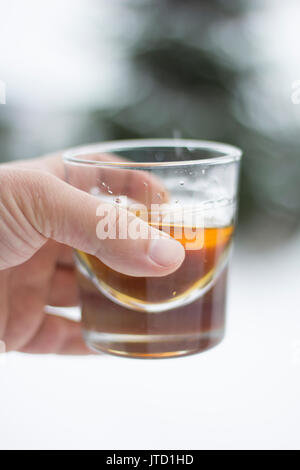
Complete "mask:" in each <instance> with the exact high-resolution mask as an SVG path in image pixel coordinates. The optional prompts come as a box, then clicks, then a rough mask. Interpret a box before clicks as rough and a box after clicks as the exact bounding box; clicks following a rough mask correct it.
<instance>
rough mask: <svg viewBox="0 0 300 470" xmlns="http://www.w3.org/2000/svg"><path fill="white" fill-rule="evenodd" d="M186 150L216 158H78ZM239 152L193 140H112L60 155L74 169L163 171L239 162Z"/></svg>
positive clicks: (230, 146) (204, 141) (210, 141)
mask: <svg viewBox="0 0 300 470" xmlns="http://www.w3.org/2000/svg"><path fill="white" fill-rule="evenodd" d="M164 147H165V148H186V149H188V150H190V151H191V149H193V150H197V149H198V150H208V151H215V152H220V155H219V156H214V157H208V158H201V159H198V160H197V159H195V160H174V161H170V162H163V161H162V162H160V161H156V162H151V163H149V162H133V161H124V162H122V161H121V162H120V161H115V162H113V161H107V162H105V161H100V160H88V159H83V158H80V157H81V156H83V155H87V156H88V155H93V154H95V153H100V152H101V153H102V152H109V153H111V152H116V151H122V150H123V151H125V150H127V151H128V150H130V149H141V150H142V149H151V148H153V149H155V148H164ZM242 154H243V152H242V150H241V149H240V148H238V147H235V146H234V145H230V144H225V143H223V142H216V141H212V140H194V139H130V140H112V141H105V142H100V143H95V144H88V145H84V146H78V147H73V148H70V149H68V150H66V151H64V152H63V153H62V157H63V161H64V162H65V163H71V164H75V165H85V166H96V167H103V166H104V167H111V168H136V169H139V168H148V169H150V168H157V167H159V168H163V167H178V166H186V165H206V166H207V165H218V164H226V163H232V162H235V161H240V159H241V157H242Z"/></svg>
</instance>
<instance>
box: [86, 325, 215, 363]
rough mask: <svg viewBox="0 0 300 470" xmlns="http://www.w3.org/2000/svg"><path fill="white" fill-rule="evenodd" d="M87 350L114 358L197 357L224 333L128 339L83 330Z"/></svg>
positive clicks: (211, 331) (128, 337)
mask: <svg viewBox="0 0 300 470" xmlns="http://www.w3.org/2000/svg"><path fill="white" fill-rule="evenodd" d="M83 336H84V339H85V341H86V344H87V345H88V347H89V348H90V349H92V350H93V351H96V352H105V353H108V354H113V355H115V356H123V357H133V358H142V359H163V358H170V357H180V356H187V355H189V354H197V353H201V352H203V351H206V350H207V349H210V348H212V347H214V346H216V345H217V344H219V343H220V342H221V341H222V339H223V337H224V329H222V330H210V331H209V332H206V333H205V332H202V333H198V334H196V333H195V334H178V335H130V334H113V333H101V332H97V331H88V330H83Z"/></svg>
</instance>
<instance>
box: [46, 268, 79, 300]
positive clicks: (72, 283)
mask: <svg viewBox="0 0 300 470" xmlns="http://www.w3.org/2000/svg"><path fill="white" fill-rule="evenodd" d="M47 304H48V305H52V306H53V307H75V306H77V305H79V292H78V282H77V277H76V272H75V270H74V269H69V268H57V269H56V271H55V274H54V276H53V278H52V282H51V287H50V291H49V295H48V301H47Z"/></svg>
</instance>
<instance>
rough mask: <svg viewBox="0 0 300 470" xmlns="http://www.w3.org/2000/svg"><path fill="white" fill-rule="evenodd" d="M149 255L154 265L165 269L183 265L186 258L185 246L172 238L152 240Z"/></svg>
mask: <svg viewBox="0 0 300 470" xmlns="http://www.w3.org/2000/svg"><path fill="white" fill-rule="evenodd" d="M148 254H149V257H150V259H151V260H152V261H154V263H156V264H159V265H160V266H164V267H168V266H174V265H176V264H178V265H179V264H181V263H182V261H183V260H184V256H185V252H184V248H183V246H182V245H181V244H180V243H179V242H178V241H176V240H173V239H172V238H158V239H156V240H152V241H151V243H150V247H149V253H148Z"/></svg>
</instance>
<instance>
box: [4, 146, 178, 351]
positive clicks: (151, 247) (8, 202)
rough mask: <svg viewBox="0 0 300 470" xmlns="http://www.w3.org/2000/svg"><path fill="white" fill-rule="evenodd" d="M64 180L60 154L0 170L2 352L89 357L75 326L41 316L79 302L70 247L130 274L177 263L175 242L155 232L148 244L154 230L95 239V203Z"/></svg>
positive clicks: (166, 269) (161, 271)
mask: <svg viewBox="0 0 300 470" xmlns="http://www.w3.org/2000/svg"><path fill="white" fill-rule="evenodd" d="M63 179H64V169H63V163H62V160H61V156H60V155H54V156H50V157H44V158H40V159H36V160H31V161H24V162H21V163H20V162H19V163H13V164H3V165H0V220H1V224H0V339H1V340H3V341H4V342H5V344H6V348H7V350H8V351H9V350H17V351H22V352H27V353H39V354H40V353H60V354H85V353H89V350H88V349H87V347H86V346H85V344H84V342H83V340H82V338H81V331H80V325H79V323H77V322H74V321H71V320H69V319H66V318H63V317H60V316H54V315H50V314H47V313H46V312H45V306H46V305H52V306H59V307H69V306H74V305H77V304H78V290H77V283H76V275H75V270H74V265H73V259H72V249H71V248H76V249H79V250H82V251H84V252H87V253H89V254H92V255H94V256H97V257H98V258H99V259H101V260H102V261H103V262H104V263H106V264H107V265H108V266H110V267H111V268H113V269H115V270H117V271H120V272H122V273H124V274H130V275H132V276H164V275H167V274H170V273H171V272H173V271H175V270H176V269H177V268H178V267H179V266H180V264H181V263H182V261H183V259H184V249H183V247H182V245H181V244H180V243H179V242H177V241H175V240H173V239H171V238H169V237H168V236H167V235H165V234H163V233H161V232H159V236H160V238H159V239H152V235H153V234H154V232H156V235H157V231H156V230H155V229H151V232H150V236H149V239H138V240H130V239H126V240H110V239H107V240H103V241H101V240H99V239H98V238H97V235H96V226H97V223H98V221H99V218H97V216H96V211H97V208H98V206H99V204H101V201H100V199H98V198H96V197H94V196H91V195H89V194H88V193H86V192H84V191H81V190H79V189H76V188H74V187H72V186H70V185H69V184H67V183H66V182H65V181H63ZM149 182H150V184H153V185H157V184H158V183H157V182H156V181H154V180H151V178H150V181H149ZM118 185H120V179H119V178H118ZM133 186H134V187H136V188H137V189H138V187H139V186H138V184H137V185H133ZM124 187H126V186H124ZM131 187H132V186H131ZM119 189H120V188H119ZM131 196H133V195H132V194H131ZM130 217H131V218H135V216H134V215H130ZM137 223H138V224H145V222H144V221H142V220H141V219H138V220H137ZM151 234H152V235H151ZM153 238H154V237H153Z"/></svg>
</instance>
